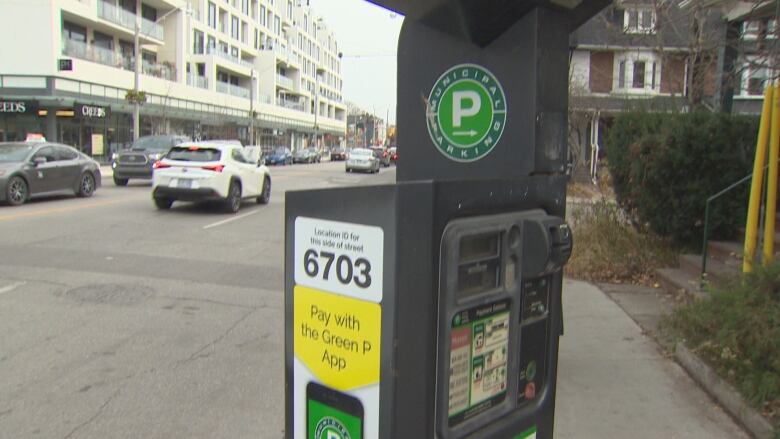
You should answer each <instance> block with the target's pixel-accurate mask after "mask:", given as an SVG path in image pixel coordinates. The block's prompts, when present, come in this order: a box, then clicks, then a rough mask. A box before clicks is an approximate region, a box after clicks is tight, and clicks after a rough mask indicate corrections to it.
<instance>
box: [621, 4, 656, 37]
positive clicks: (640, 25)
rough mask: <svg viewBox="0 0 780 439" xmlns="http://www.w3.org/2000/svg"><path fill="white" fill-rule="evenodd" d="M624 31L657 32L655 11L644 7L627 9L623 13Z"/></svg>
mask: <svg viewBox="0 0 780 439" xmlns="http://www.w3.org/2000/svg"><path fill="white" fill-rule="evenodd" d="M623 31H624V32H626V33H629V34H649V33H655V11H653V10H652V9H644V8H630V9H626V10H625V11H624V14H623Z"/></svg>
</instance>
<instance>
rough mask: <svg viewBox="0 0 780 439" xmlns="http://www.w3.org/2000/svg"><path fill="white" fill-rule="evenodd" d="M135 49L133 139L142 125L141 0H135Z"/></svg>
mask: <svg viewBox="0 0 780 439" xmlns="http://www.w3.org/2000/svg"><path fill="white" fill-rule="evenodd" d="M133 51H134V52H135V53H134V56H135V75H134V76H135V78H134V79H135V81H134V83H133V91H134V92H135V93H134V97H135V102H134V103H133V140H134V141H135V140H138V138H139V137H140V126H141V105H140V103H139V102H138V92H139V90H140V88H141V84H140V82H141V0H136V2H135V32H134V44H133Z"/></svg>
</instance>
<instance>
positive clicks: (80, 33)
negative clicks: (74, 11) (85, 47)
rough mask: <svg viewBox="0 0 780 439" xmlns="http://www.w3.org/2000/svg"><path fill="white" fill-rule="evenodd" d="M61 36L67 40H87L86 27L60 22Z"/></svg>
mask: <svg viewBox="0 0 780 439" xmlns="http://www.w3.org/2000/svg"><path fill="white" fill-rule="evenodd" d="M62 36H63V37H64V38H66V39H68V40H73V41H81V42H82V43H86V42H87V28H85V27H81V26H79V25H77V24H73V23H71V22H68V21H65V22H63V23H62Z"/></svg>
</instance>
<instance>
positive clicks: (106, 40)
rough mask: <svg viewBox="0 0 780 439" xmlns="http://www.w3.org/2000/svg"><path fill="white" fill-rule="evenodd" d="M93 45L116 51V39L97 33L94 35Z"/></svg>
mask: <svg viewBox="0 0 780 439" xmlns="http://www.w3.org/2000/svg"><path fill="white" fill-rule="evenodd" d="M92 44H93V45H94V46H97V47H102V48H103V49H106V50H114V37H112V36H111V35H106V34H104V33H100V32H97V31H95V32H94V33H93V34H92Z"/></svg>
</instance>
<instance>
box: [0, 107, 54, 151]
mask: <svg viewBox="0 0 780 439" xmlns="http://www.w3.org/2000/svg"><path fill="white" fill-rule="evenodd" d="M45 125H46V120H45V119H43V118H41V117H39V116H38V102H37V101H23V100H15V99H4V98H0V141H3V142H14V141H23V140H24V139H26V138H27V134H28V133H35V134H42V133H44V132H45Z"/></svg>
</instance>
